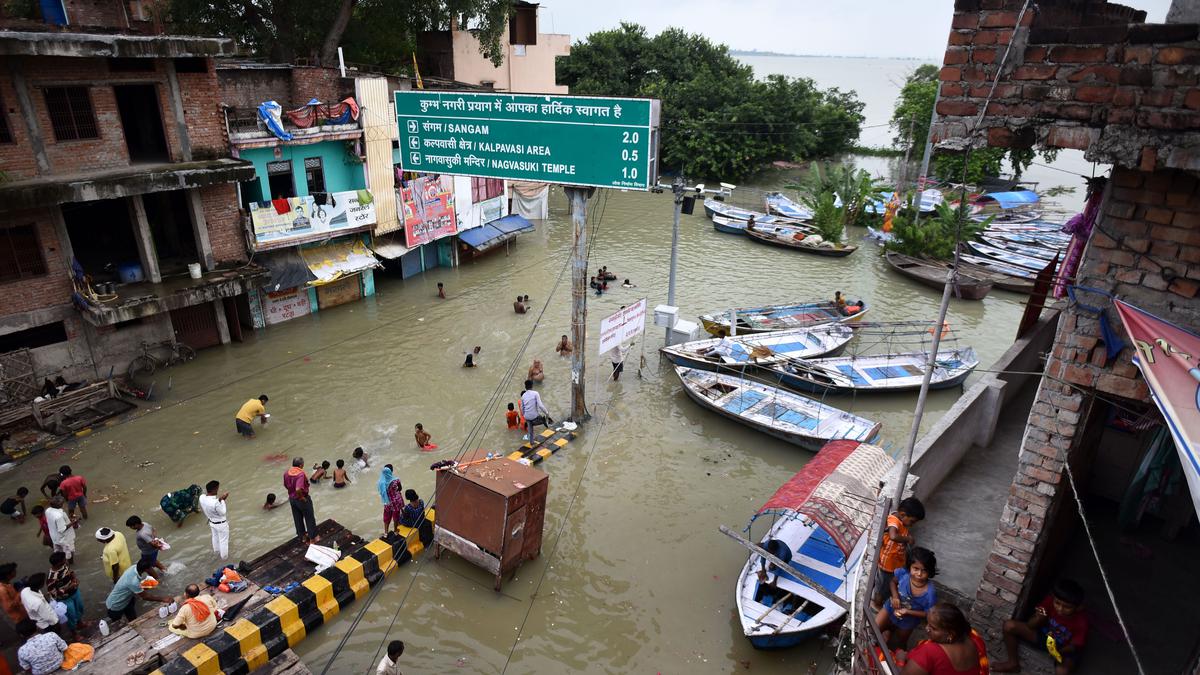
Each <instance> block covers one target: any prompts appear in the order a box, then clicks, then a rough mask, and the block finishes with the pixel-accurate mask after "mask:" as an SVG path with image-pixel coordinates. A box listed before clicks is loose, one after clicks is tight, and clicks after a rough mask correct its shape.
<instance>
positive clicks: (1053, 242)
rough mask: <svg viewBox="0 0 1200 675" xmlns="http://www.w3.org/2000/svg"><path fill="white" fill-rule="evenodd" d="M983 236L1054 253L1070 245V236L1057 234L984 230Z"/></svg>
mask: <svg viewBox="0 0 1200 675" xmlns="http://www.w3.org/2000/svg"><path fill="white" fill-rule="evenodd" d="M983 236H984V237H987V238H989V239H998V240H1000V241H1004V242H1010V243H1013V244H1023V245H1025V246H1040V247H1042V248H1049V249H1053V250H1055V251H1061V250H1064V249H1065V248H1066V247H1067V245H1068V244H1070V243H1071V235H1069V234H1057V233H1050V232H1046V233H1035V232H1007V231H1005V230H991V229H988V230H984V231H983Z"/></svg>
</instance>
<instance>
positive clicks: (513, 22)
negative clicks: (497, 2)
mask: <svg viewBox="0 0 1200 675" xmlns="http://www.w3.org/2000/svg"><path fill="white" fill-rule="evenodd" d="M513 5H514V6H513V13H512V14H511V15H509V18H508V44H510V45H536V44H537V11H538V6H537V5H535V4H533V3H531V2H516V3H513Z"/></svg>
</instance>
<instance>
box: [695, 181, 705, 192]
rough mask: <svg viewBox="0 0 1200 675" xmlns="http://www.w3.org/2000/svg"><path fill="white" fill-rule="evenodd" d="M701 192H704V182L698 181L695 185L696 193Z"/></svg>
mask: <svg viewBox="0 0 1200 675" xmlns="http://www.w3.org/2000/svg"><path fill="white" fill-rule="evenodd" d="M703 192H704V183H700V184H699V185H697V186H696V194H702V193H703Z"/></svg>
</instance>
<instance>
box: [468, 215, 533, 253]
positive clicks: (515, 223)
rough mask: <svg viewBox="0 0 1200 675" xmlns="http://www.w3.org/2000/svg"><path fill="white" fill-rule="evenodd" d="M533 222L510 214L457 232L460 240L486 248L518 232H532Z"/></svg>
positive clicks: (476, 247)
mask: <svg viewBox="0 0 1200 675" xmlns="http://www.w3.org/2000/svg"><path fill="white" fill-rule="evenodd" d="M532 231H533V223H531V222H529V221H528V220H526V219H525V218H524V217H522V216H518V215H511V216H504V217H503V218H497V219H496V220H493V221H492V222H490V223H488V224H487V225H483V226H481V227H475V228H472V229H470V230H466V231H464V232H459V233H458V238H459V240H460V241H462V242H463V243H465V244H466V245H467V246H470V247H471V248H473V249H475V250H477V251H486V250H487V249H489V248H491V247H493V246H495V245H497V244H499V243H501V242H504V241H507V240H509V239H512V238H513V237H515V236H517V233H518V232H532Z"/></svg>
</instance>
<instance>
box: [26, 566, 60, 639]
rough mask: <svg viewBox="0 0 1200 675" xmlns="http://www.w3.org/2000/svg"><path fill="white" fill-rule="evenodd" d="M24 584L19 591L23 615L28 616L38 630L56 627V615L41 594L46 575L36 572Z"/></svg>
mask: <svg viewBox="0 0 1200 675" xmlns="http://www.w3.org/2000/svg"><path fill="white" fill-rule="evenodd" d="M25 583H26V586H25V588H22V589H21V604H22V605H24V606H25V613H26V614H28V615H29V619H30V620H31V621H33V622H34V623H36V624H37V627H38V630H46V629H47V628H49V627H50V626H55V625H57V624H58V614H57V613H56V612H55V611H54V607H52V606H51V605H50V601H49V600H47V599H46V596H45V595H44V594H43V593H42V587H43V586H45V585H46V575H45V574H43V573H41V572H38V573H37V574H34V575H32V576H30V577H29V578H28V579H27V580H26V581H25Z"/></svg>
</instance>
